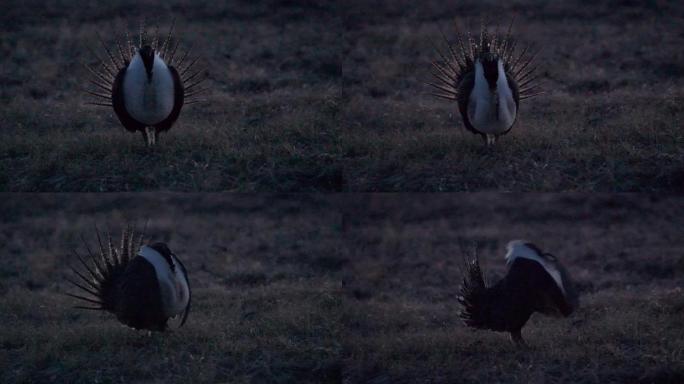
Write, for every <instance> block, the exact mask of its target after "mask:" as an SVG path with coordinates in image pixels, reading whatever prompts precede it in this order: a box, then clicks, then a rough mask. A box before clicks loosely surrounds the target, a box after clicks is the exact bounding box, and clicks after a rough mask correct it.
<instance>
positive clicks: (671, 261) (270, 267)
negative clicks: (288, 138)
mask: <svg viewBox="0 0 684 384" xmlns="http://www.w3.org/2000/svg"><path fill="white" fill-rule="evenodd" d="M4 200H5V201H4V202H3V203H2V204H0V208H1V209H2V212H3V222H2V225H1V226H0V242H1V243H2V244H4V249H5V251H4V252H3V253H2V254H1V255H0V323H2V324H3V327H2V328H0V381H1V382H3V383H4V382H27V383H28V382H35V383H41V382H130V381H136V380H137V381H142V382H160V383H161V382H179V383H180V382H187V378H188V377H192V378H195V380H196V381H197V382H231V383H233V382H235V383H250V382H259V383H291V382H297V383H306V382H311V383H327V382H329V383H339V382H345V383H376V384H377V383H412V384H413V383H461V382H464V383H490V382H506V383H508V382H515V383H542V382H559V383H583V384H584V383H586V384H588V383H623V382H630V383H632V382H635V383H636V382H638V383H679V382H681V381H682V379H683V378H684V326H683V325H682V322H681V314H682V313H683V311H684V294H683V293H682V285H681V282H682V279H683V278H684V239H682V236H681V228H682V224H684V223H683V222H682V221H683V220H682V217H684V200H682V199H681V198H679V197H657V196H643V195H599V196H589V195H573V194H570V195H559V194H554V195H546V194H525V195H509V194H486V193H479V194H445V195H429V196H427V195H424V196H419V195H347V196H327V197H321V196H319V197H314V196H268V195H267V196H258V197H249V196H240V195H233V196H227V195H220V194H217V195H212V194H190V195H173V194H161V195H160V194H144V193H143V194H135V195H131V194H123V195H122V194H114V195H94V194H86V195H78V196H77V195H74V194H64V195H27V194H18V195H9V196H5V199H4ZM145 217H149V218H150V219H151V222H150V224H151V228H150V231H149V233H150V234H151V235H152V239H151V240H154V241H165V242H167V243H169V245H170V246H171V248H172V249H173V250H174V251H175V252H176V253H177V254H179V255H180V256H181V257H182V258H183V260H184V262H185V264H186V266H187V267H188V269H189V272H190V278H191V283H192V284H193V291H194V300H193V303H194V309H193V311H192V312H191V314H190V317H189V320H188V323H187V324H186V326H185V327H184V328H182V329H180V330H174V331H172V332H169V333H166V334H164V335H159V334H153V335H152V336H148V335H146V334H145V333H141V332H137V331H133V330H131V329H128V328H125V327H123V326H121V325H120V324H119V323H118V322H116V321H115V319H113V318H112V316H111V315H106V314H105V315H98V314H93V313H83V312H79V311H76V310H72V309H71V305H73V304H74V300H73V299H71V298H68V297H65V296H64V295H63V293H64V292H66V291H67V290H69V289H70V287H69V285H68V284H67V282H66V281H65V279H64V277H65V276H66V275H67V274H68V273H69V271H68V269H67V268H66V266H65V263H66V262H68V261H72V262H73V261H74V259H73V256H72V255H71V254H70V249H71V247H72V246H76V247H81V248H82V245H80V240H79V238H78V236H79V234H80V233H84V234H85V235H86V236H89V238H90V240H91V241H95V240H94V238H93V237H94V233H93V227H92V226H93V224H94V223H96V222H97V223H98V224H99V225H100V226H101V227H109V228H117V227H119V226H120V225H121V224H122V223H124V222H126V221H127V220H130V219H133V218H137V219H138V220H139V221H142V220H143V218H145ZM513 238H526V239H528V240H531V241H535V242H537V243H538V244H539V245H540V246H541V247H543V248H544V249H548V250H550V251H552V252H553V253H554V254H556V255H557V256H558V257H559V258H561V260H563V262H564V264H565V265H566V266H567V268H568V269H569V271H570V272H571V273H572V275H573V276H574V278H575V280H576V281H577V283H578V286H579V290H580V293H581V307H580V309H579V310H578V311H577V312H576V313H574V314H573V315H572V316H571V317H570V318H568V319H550V318H546V317H542V316H538V315H535V316H533V317H532V319H531V321H530V322H529V324H528V325H527V326H526V327H525V328H524V329H523V335H524V337H525V338H526V340H527V341H528V343H529V344H530V349H529V350H525V351H521V350H517V349H516V348H514V347H513V345H512V344H510V343H509V341H508V337H507V336H506V335H504V334H500V333H494V332H486V331H473V330H471V329H467V328H465V327H464V326H462V325H461V322H460V321H459V319H458V306H457V304H456V293H457V291H458V286H459V284H460V280H461V274H460V270H459V264H460V263H461V255H462V251H461V249H460V244H461V243H462V242H464V243H466V244H476V245H478V246H479V251H480V257H481V261H482V263H483V267H484V268H485V270H486V271H487V274H488V277H489V278H490V279H492V280H493V279H497V278H499V277H500V276H502V274H503V273H504V270H505V266H504V262H503V257H502V256H503V252H502V249H503V247H504V245H505V243H506V242H507V241H508V240H510V239H513Z"/></svg>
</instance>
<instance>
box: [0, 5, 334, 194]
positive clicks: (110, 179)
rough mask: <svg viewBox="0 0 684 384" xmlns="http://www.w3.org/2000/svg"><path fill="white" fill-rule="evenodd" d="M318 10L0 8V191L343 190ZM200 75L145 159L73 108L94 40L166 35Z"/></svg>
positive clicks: (329, 51) (109, 125)
mask: <svg viewBox="0 0 684 384" xmlns="http://www.w3.org/2000/svg"><path fill="white" fill-rule="evenodd" d="M333 5H334V4H332V3H331V2H328V1H320V0H318V1H317V0H311V1H289V0H272V1H238V0H236V1H184V0H172V1H167V2H158V1H126V0H114V1H105V2H81V1H35V0H28V1H3V3H2V7H1V9H2V11H1V12H0V34H2V40H1V41H0V57H1V59H0V60H1V62H2V65H1V66H0V122H1V129H0V190H3V191H141V190H173V191H219V190H220V191H255V190H256V191H262V192H268V191H300V192H304V191H329V190H339V189H341V175H342V171H341V168H340V166H341V165H340V162H339V161H338V155H339V154H338V150H337V145H336V136H337V135H336V132H335V130H336V122H335V117H336V116H337V114H338V110H339V96H340V90H339V83H340V78H341V69H340V61H341V59H340V57H339V53H340V39H339V36H340V34H341V31H340V28H341V25H340V22H339V20H340V17H339V16H337V15H336V13H335V12H334V7H333ZM174 18H175V19H176V28H177V29H176V37H178V38H181V40H182V43H181V46H180V48H179V49H187V48H189V47H190V46H192V49H193V54H195V55H199V56H200V61H199V64H198V68H199V67H205V68H206V74H207V82H206V85H207V86H208V87H209V88H210V90H211V91H210V93H209V94H208V95H207V97H206V98H207V100H208V101H207V102H206V103H203V104H193V105H187V106H185V107H184V108H183V111H182V113H181V116H180V118H179V120H178V122H177V123H176V125H174V127H173V128H172V129H171V130H170V131H169V132H167V133H164V134H162V135H161V138H160V139H159V142H158V147H157V148H155V150H154V151H149V150H147V149H146V148H145V146H144V144H143V140H142V136H141V135H140V134H139V133H138V134H131V133H128V132H126V131H125V130H124V129H123V127H122V126H121V124H120V123H119V121H118V119H117V118H116V116H115V115H114V112H113V111H112V110H111V109H108V108H104V107H94V106H88V105H83V103H84V101H85V100H87V98H86V97H85V93H84V92H83V91H82V90H83V89H84V88H86V85H87V84H88V83H87V75H88V72H87V70H86V69H85V68H83V66H82V64H83V63H88V64H91V65H93V64H95V63H96V62H97V61H96V59H95V57H94V56H93V54H92V53H91V51H90V50H91V49H92V50H94V51H95V52H97V53H99V54H100V55H101V56H104V55H105V53H104V50H103V48H102V46H101V45H100V44H99V42H98V40H97V36H96V33H97V32H99V33H100V34H101V35H102V36H103V38H104V40H105V41H106V42H107V43H108V44H110V46H111V47H113V45H114V41H115V39H114V37H115V34H119V36H122V35H123V33H124V31H125V30H126V29H128V30H129V31H130V32H131V34H135V33H136V31H137V30H138V26H139V23H140V21H141V20H142V19H147V25H148V26H149V27H150V28H149V31H150V32H152V31H153V30H154V28H153V27H154V25H155V24H157V25H159V27H160V31H161V33H166V31H167V30H168V28H169V27H170V25H171V22H172V20H173V19H174Z"/></svg>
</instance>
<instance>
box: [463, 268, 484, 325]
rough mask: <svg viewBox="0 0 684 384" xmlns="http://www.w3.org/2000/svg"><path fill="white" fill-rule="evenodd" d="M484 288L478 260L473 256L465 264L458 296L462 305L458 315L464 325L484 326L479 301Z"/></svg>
mask: <svg viewBox="0 0 684 384" xmlns="http://www.w3.org/2000/svg"><path fill="white" fill-rule="evenodd" d="M486 290H487V285H486V283H485V279H484V274H483V273H482V269H481V268H480V261H479V259H477V258H475V259H473V260H471V261H469V262H468V263H467V265H466V271H465V276H464V277H463V284H462V285H461V289H460V292H459V296H458V302H459V303H460V304H461V306H462V308H461V312H460V313H459V317H460V318H461V320H463V322H464V323H465V325H467V326H469V327H475V328H483V327H484V321H483V319H482V314H481V313H480V309H481V301H482V300H483V297H484V295H485V292H486Z"/></svg>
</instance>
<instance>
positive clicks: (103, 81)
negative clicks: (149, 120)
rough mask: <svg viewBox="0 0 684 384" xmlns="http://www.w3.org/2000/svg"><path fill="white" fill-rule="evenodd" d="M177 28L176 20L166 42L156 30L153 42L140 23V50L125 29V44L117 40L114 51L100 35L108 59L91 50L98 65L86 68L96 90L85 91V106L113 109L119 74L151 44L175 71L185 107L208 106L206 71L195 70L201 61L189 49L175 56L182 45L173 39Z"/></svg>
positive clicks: (99, 39) (178, 40) (115, 40)
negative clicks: (182, 92)
mask: <svg viewBox="0 0 684 384" xmlns="http://www.w3.org/2000/svg"><path fill="white" fill-rule="evenodd" d="M175 26H176V19H173V21H172V22H171V27H170V28H169V31H168V33H167V35H166V38H164V39H160V36H159V26H156V27H155V33H154V37H153V39H152V41H151V42H150V41H149V40H150V39H149V37H148V35H147V29H146V27H145V22H144V20H142V21H141V22H140V31H139V36H138V46H136V45H135V43H134V42H133V40H132V39H131V36H130V34H129V32H128V29H126V32H125V39H124V41H123V42H122V41H121V39H120V37H119V36H114V44H115V47H113V48H112V49H110V48H109V47H108V46H107V44H106V43H105V41H104V39H103V38H102V36H100V34H99V33H98V34H97V39H98V41H99V43H100V45H102V48H103V49H104V51H105V53H106V55H105V56H104V57H101V56H100V55H98V54H97V53H95V51H94V50H92V49H91V50H90V51H91V54H92V55H93V56H94V57H95V59H96V60H97V64H96V65H95V66H91V65H88V64H83V65H84V67H85V68H86V69H87V70H88V72H89V74H90V77H89V78H88V82H89V83H90V84H91V85H93V86H94V88H91V89H85V90H84V91H85V93H86V94H87V95H88V100H87V101H86V102H85V104H87V105H96V106H102V107H112V106H113V105H112V90H113V83H114V80H115V78H116V74H117V73H118V72H119V71H120V70H121V69H122V68H126V67H128V64H129V63H130V61H131V60H132V59H133V56H135V53H136V52H137V50H138V49H140V48H142V46H143V45H146V44H150V45H151V46H152V47H153V48H154V51H155V52H158V53H159V55H160V56H161V57H162V59H163V60H164V61H165V62H166V65H168V66H169V67H172V66H174V67H176V70H177V71H178V73H179V76H180V79H181V83H182V84H183V89H184V92H185V95H184V96H185V101H184V104H196V103H202V102H205V101H206V99H205V98H204V96H205V95H206V93H208V92H209V88H207V87H204V81H205V80H206V70H205V68H200V69H197V68H196V67H195V64H197V62H198V60H199V56H197V57H195V58H193V59H191V58H190V51H191V48H188V49H187V50H186V51H185V52H184V53H180V52H179V56H178V57H177V56H176V51H177V50H178V46H179V45H180V39H174V38H173V36H172V35H173V32H174V29H175ZM162 41H163V42H162Z"/></svg>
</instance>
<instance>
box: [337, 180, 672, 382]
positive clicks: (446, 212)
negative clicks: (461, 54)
mask: <svg viewBox="0 0 684 384" xmlns="http://www.w3.org/2000/svg"><path fill="white" fill-rule="evenodd" d="M345 217H346V219H345V221H344V222H345V225H344V228H345V237H346V238H350V239H353V241H350V242H346V244H347V247H345V254H348V255H349V256H348V257H349V258H350V259H351V260H352V263H351V264H350V268H349V269H348V270H346V271H345V273H344V276H343V286H344V293H345V297H346V300H345V303H347V302H348V303H350V304H349V306H348V307H346V309H345V311H344V313H343V322H344V328H343V329H344V332H345V335H346V336H345V337H344V364H343V366H344V367H346V369H345V371H344V376H345V381H344V382H346V383H374V384H380V383H388V384H389V383H407V384H408V383H412V384H416V383H445V384H447V383H587V384H588V383H602V384H604V383H671V384H675V383H681V382H684V323H683V322H682V318H683V317H682V316H684V291H683V289H684V286H683V285H682V281H684V237H682V227H683V226H684V219H683V217H684V200H683V199H681V198H680V197H664V196H647V195H629V194H628V195H585V194H562V195H561V194H551V195H549V194H486V193H477V194H473V193H467V194H464V193H461V194H439V195H430V196H429V197H426V196H423V197H422V198H416V195H414V194H408V195H372V196H368V198H367V199H365V200H364V201H353V202H352V201H350V202H349V205H348V206H347V208H346V216H345ZM518 238H521V239H526V240H528V241H532V242H534V243H536V244H537V245H539V246H540V247H541V248H542V249H543V250H545V251H548V252H551V253H553V254H554V255H556V257H558V258H559V259H560V260H561V261H562V262H563V264H564V265H565V267H566V268H567V269H568V270H569V272H570V273H571V274H572V276H573V277H574V280H575V281H576V283H577V285H578V288H579V291H580V294H581V297H580V308H579V309H578V310H577V311H576V312H575V313H574V314H572V315H571V316H570V317H569V318H562V319H556V318H549V317H544V316H541V315H539V314H535V315H533V316H532V318H531V319H530V321H529V322H528V323H527V325H526V326H525V327H524V328H523V331H522V334H523V337H524V338H525V340H526V341H527V343H528V344H529V349H527V350H519V349H518V348H516V347H515V346H514V345H513V344H512V343H511V342H510V339H509V336H508V334H504V333H495V332H491V331H476V330H473V329H470V328H466V327H465V326H463V325H462V323H461V321H460V319H459V318H458V311H459V305H458V303H457V300H456V296H457V294H458V289H459V286H460V284H461V282H462V280H461V271H460V267H461V265H462V263H463V259H462V257H464V253H465V256H466V257H467V256H472V253H471V252H472V250H473V249H472V247H475V246H476V247H477V250H478V255H479V258H480V262H481V264H482V266H483V268H484V270H485V272H486V275H487V277H488V278H489V279H490V281H492V282H496V281H497V280H498V279H499V278H501V277H503V275H504V274H505V269H506V266H505V260H504V254H505V246H506V243H507V242H508V241H510V240H513V239H518ZM461 245H463V247H464V249H462V248H461Z"/></svg>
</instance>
